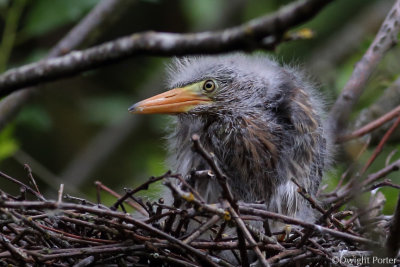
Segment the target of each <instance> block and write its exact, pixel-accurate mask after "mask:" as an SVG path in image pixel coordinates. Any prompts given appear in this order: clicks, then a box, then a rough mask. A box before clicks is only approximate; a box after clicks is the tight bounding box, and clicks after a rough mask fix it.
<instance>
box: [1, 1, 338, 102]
mask: <svg viewBox="0 0 400 267" xmlns="http://www.w3.org/2000/svg"><path fill="white" fill-rule="evenodd" d="M329 2H331V0H306V1H298V2H295V3H293V4H290V5H288V6H286V7H285V8H283V9H280V10H279V11H277V12H276V13H274V14H272V15H267V16H264V17H260V18H257V19H254V20H251V21H249V22H247V23H245V24H242V25H240V26H237V27H233V28H228V29H226V30H223V31H215V32H202V33H197V34H193V33H188V34H176V33H157V32H144V33H139V34H133V35H131V36H127V37H123V38H120V39H117V40H115V41H111V42H108V43H104V44H102V45H99V46H95V47H92V48H89V49H87V50H83V51H75V52H71V53H69V54H67V55H65V56H61V57H58V58H53V59H47V60H43V61H40V62H37V63H33V64H29V65H25V66H22V67H19V68H16V69H11V70H9V71H7V72H6V73H4V74H3V75H1V76H0V96H4V95H7V94H9V93H11V92H13V91H16V90H18V89H20V88H22V87H25V86H32V85H37V84H39V83H43V82H45V81H52V80H56V79H59V78H64V77H68V76H72V75H74V74H77V73H80V72H83V71H87V70H90V69H93V68H97V67H100V66H103V65H105V64H110V63H112V62H115V61H117V60H122V59H126V58H127V57H131V56H135V55H162V56H170V55H187V54H200V53H202V54H204V53H208V54H210V53H221V52H228V51H235V50H254V49H257V48H263V47H264V43H263V40H265V38H266V37H269V36H272V37H275V38H278V39H279V38H280V36H281V35H282V34H283V33H284V32H285V31H286V30H288V29H289V28H290V27H293V26H296V25H299V24H300V23H303V22H305V21H307V20H309V19H310V18H312V17H313V16H315V15H316V14H317V13H318V12H319V11H320V10H321V9H322V8H323V7H324V6H326V5H327V4H328V3H329Z"/></svg>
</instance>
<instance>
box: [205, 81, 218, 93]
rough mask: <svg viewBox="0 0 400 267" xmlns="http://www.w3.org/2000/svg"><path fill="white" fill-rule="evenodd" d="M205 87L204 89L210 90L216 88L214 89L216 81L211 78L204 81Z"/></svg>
mask: <svg viewBox="0 0 400 267" xmlns="http://www.w3.org/2000/svg"><path fill="white" fill-rule="evenodd" d="M203 88H204V90H206V91H208V92H210V91H212V90H214V89H215V83H214V81H211V80H208V81H206V82H205V83H204V86H203Z"/></svg>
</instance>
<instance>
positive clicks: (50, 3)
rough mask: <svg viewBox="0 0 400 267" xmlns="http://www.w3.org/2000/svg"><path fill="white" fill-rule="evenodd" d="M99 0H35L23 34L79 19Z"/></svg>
mask: <svg viewBox="0 0 400 267" xmlns="http://www.w3.org/2000/svg"><path fill="white" fill-rule="evenodd" d="M98 2H99V0H36V1H34V2H33V3H34V4H33V6H32V7H31V9H30V10H29V12H28V14H27V17H26V20H25V23H24V24H25V27H24V28H23V30H22V33H23V34H24V35H27V36H29V37H31V36H38V35H42V34H45V33H47V32H49V31H51V30H54V29H56V28H59V27H61V26H63V25H66V24H69V23H73V22H75V21H77V20H79V19H80V18H81V17H82V16H83V15H84V14H85V13H86V12H88V11H89V10H90V9H91V8H92V7H93V6H94V5H95V4H97V3H98Z"/></svg>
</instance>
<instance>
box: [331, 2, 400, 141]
mask: <svg viewBox="0 0 400 267" xmlns="http://www.w3.org/2000/svg"><path fill="white" fill-rule="evenodd" d="M399 21H400V0H397V1H396V2H395V4H394V5H393V7H392V9H391V10H390V11H389V13H388V15H387V16H386V19H385V21H384V22H383V24H382V26H381V28H380V29H379V32H378V34H377V35H376V37H375V39H374V41H373V42H372V44H371V45H370V47H369V48H368V50H367V52H366V53H365V54H364V56H363V57H362V59H361V60H360V61H359V62H358V63H357V65H356V66H355V69H354V71H353V73H352V75H351V77H350V79H349V81H348V82H347V84H346V85H345V87H344V88H343V90H342V93H341V94H340V96H339V97H338V99H337V100H336V102H335V104H334V106H333V107H332V109H331V112H330V114H329V120H330V125H331V126H332V128H333V130H334V131H335V132H336V133H338V132H339V131H341V129H344V128H345V127H344V126H345V123H346V121H347V118H348V115H349V114H350V112H351V110H352V108H353V106H354V105H355V104H356V103H357V101H358V99H359V98H360V96H361V94H362V93H363V91H364V88H365V85H366V83H367V80H368V78H369V77H370V76H371V74H372V72H373V71H374V70H375V68H376V66H377V65H378V63H379V62H380V60H381V59H382V57H383V56H384V54H385V53H386V52H387V51H388V50H389V49H390V48H391V47H392V46H394V45H395V44H396V43H397V35H398V33H399V29H400V23H399Z"/></svg>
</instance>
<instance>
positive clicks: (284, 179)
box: [129, 53, 329, 221]
mask: <svg viewBox="0 0 400 267" xmlns="http://www.w3.org/2000/svg"><path fill="white" fill-rule="evenodd" d="M168 73H169V79H168V82H169V88H171V89H170V90H169V91H167V92H164V93H161V94H159V95H156V96H153V97H151V98H148V99H146V100H143V101H141V102H138V103H137V104H135V105H133V106H132V107H131V108H130V109H129V111H130V112H132V113H140V114H152V113H158V114H173V115H177V116H176V120H175V127H174V130H173V132H172V134H171V135H170V136H169V138H168V142H169V148H170V154H171V155H170V159H169V162H170V164H171V167H172V169H173V170H175V171H177V172H178V173H181V174H183V175H187V174H189V173H190V172H191V171H192V170H193V169H198V170H200V169H208V168H209V166H208V165H207V164H206V162H205V161H204V160H203V159H202V158H201V157H200V156H198V155H197V154H196V152H194V151H193V150H192V149H191V148H192V142H191V136H192V135H193V134H198V135H199V136H200V141H201V142H202V144H203V146H204V147H205V149H207V150H209V151H212V152H213V153H214V154H215V156H216V158H217V159H218V161H219V165H220V166H221V167H222V169H223V171H224V172H225V174H226V175H227V176H228V177H229V178H230V179H229V181H228V183H229V185H230V186H231V188H232V192H233V195H234V197H235V198H237V199H239V200H243V201H246V202H255V201H264V202H265V204H266V205H267V208H268V209H269V210H270V211H274V212H278V213H281V214H286V215H289V216H293V217H298V218H301V219H304V220H307V221H310V220H312V219H313V218H314V216H313V212H312V209H311V208H310V207H309V205H308V204H307V203H306V201H305V200H304V199H303V198H302V197H301V196H300V194H298V193H297V186H296V185H295V184H294V183H293V182H292V181H291V178H292V177H293V178H295V179H296V180H297V181H298V182H299V183H300V184H301V185H302V186H303V187H304V188H305V189H306V190H308V192H309V193H310V194H315V193H316V191H317V189H318V186H319V183H320V181H321V177H322V173H323V170H324V166H325V165H326V161H327V156H328V155H327V154H328V153H327V152H328V149H327V140H328V139H329V138H328V137H329V136H328V133H329V131H328V129H327V128H326V127H325V125H324V123H323V121H322V118H321V116H322V114H323V110H322V106H323V101H322V100H321V97H320V96H319V95H318V93H317V92H316V90H315V88H314V86H313V85H312V84H311V83H309V82H307V81H306V80H305V79H304V75H302V74H301V73H300V71H298V70H297V69H295V68H292V67H288V66H284V67H281V66H280V65H279V64H278V63H276V62H275V61H274V60H272V59H270V58H268V57H266V56H262V55H253V56H251V55H244V54H239V53H238V54H228V55H221V56H199V57H184V58H177V59H175V60H174V62H173V64H172V65H171V66H170V67H169V68H168ZM195 188H196V189H197V190H198V191H199V193H200V194H201V195H202V196H203V197H204V198H205V200H206V201H208V202H211V203H215V202H217V201H218V198H219V197H220V195H221V191H220V188H219V186H218V184H217V182H216V181H214V180H212V179H211V180H210V179H201V180H198V181H195Z"/></svg>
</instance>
